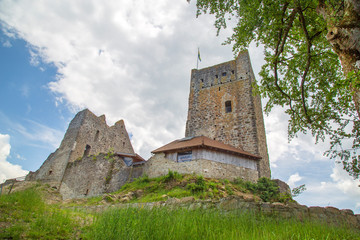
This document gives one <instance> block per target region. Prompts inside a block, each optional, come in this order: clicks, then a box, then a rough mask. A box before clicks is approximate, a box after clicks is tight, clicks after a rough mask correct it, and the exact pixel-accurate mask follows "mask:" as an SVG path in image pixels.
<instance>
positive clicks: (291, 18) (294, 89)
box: [197, 0, 360, 178]
mask: <svg viewBox="0 0 360 240" xmlns="http://www.w3.org/2000/svg"><path fill="white" fill-rule="evenodd" d="M351 4H353V5H351ZM356 4H357V5H356ZM359 5H360V4H359V0H343V1H339V0H197V8H198V13H197V14H198V16H199V15H201V14H204V13H205V14H206V13H209V14H214V15H215V17H216V21H215V27H216V28H217V29H218V32H219V31H220V30H221V29H223V28H226V27H227V25H228V24H229V25H235V27H234V28H233V35H232V36H231V37H229V38H228V40H227V41H226V42H225V43H227V44H233V51H234V53H235V54H236V53H238V52H239V51H241V50H243V49H245V48H247V47H248V46H249V44H250V43H251V42H253V41H254V42H256V43H257V44H262V45H263V46H264V48H265V61H266V63H265V65H263V66H262V70H261V72H260V76H261V79H260V81H259V82H258V87H257V90H258V93H260V94H261V95H262V97H264V98H266V99H268V101H267V104H266V106H265V112H266V113H269V112H270V111H271V109H272V108H273V107H274V106H281V107H283V108H285V112H286V113H287V114H288V115H289V116H290V120H289V125H288V133H289V139H291V138H293V137H296V136H297V134H298V133H308V132H310V133H311V134H312V135H313V136H314V137H315V139H316V141H319V140H325V139H326V138H329V139H330V149H329V150H328V151H327V152H326V153H325V154H326V155H327V156H330V157H331V158H335V159H337V161H338V162H342V163H343V166H344V169H345V170H346V171H348V173H349V174H350V175H351V176H353V177H354V178H359V176H360V155H359V148H360V129H359V127H360V121H359V120H360V119H359V111H358V109H359V108H358V107H359V101H358V100H359V98H356V96H357V97H359V96H360V95H359V85H360V84H359V82H360V81H359V79H360V78H359V66H360V52H359V51H360V50H359V49H360V47H359V46H360V42H359V41H358V40H359V39H358V38H359V37H360V34H357V31H358V30H359V26H360V21H358V20H359V15H356V14H357V13H359V9H360V6H359ZM351 7H352V8H351ZM354 9H355V10H354ZM356 11H357V12H356ZM351 14H352V15H354V14H355V15H356V16H352V15H351ZM351 24H352V25H351ZM351 27H352V28H351ZM349 29H350V30H351V31H350V30H349ZM346 31H348V32H346ZM359 31H360V30H359ZM359 33H360V32H359ZM346 34H348V35H346ZM349 34H350V35H349ZM351 34H352V35H351ZM351 39H352V40H353V42H351V41H350V40H351ZM344 40H346V41H347V42H346V41H344ZM356 41H358V42H356ZM356 44H357V45H356ZM346 47H347V48H346ZM345 48H346V49H345ZM342 67H343V69H342ZM342 70H343V71H342ZM344 73H345V74H344ZM345 75H346V76H345Z"/></svg>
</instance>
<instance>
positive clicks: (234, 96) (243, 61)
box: [185, 51, 270, 178]
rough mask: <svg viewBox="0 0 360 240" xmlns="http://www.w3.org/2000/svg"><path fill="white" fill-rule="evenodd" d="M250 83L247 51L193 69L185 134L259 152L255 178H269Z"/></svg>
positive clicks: (259, 109) (258, 113)
mask: <svg viewBox="0 0 360 240" xmlns="http://www.w3.org/2000/svg"><path fill="white" fill-rule="evenodd" d="M254 83H255V77H254V74H253V71H252V67H251V63H250V58H249V54H248V52H247V51H244V52H241V53H240V54H239V56H238V58H237V59H236V60H233V61H230V62H226V63H222V64H218V65H216V66H212V67H208V68H205V69H200V70H196V69H193V70H192V72H191V84H190V94H189V110H188V118H187V123H186V132H185V136H186V137H191V136H201V135H203V136H207V137H209V138H211V139H214V140H218V141H220V142H223V143H226V144H230V145H232V146H235V147H238V148H241V149H243V150H244V151H247V152H250V153H252V154H255V155H259V156H261V157H262V159H261V161H260V162H259V165H258V169H259V177H268V178H270V165H269V157H268V152H267V144H266V136H265V127H264V122H263V114H262V107H261V99H260V96H258V95H257V96H255V95H254V92H253V85H252V84H254ZM229 106H230V108H229Z"/></svg>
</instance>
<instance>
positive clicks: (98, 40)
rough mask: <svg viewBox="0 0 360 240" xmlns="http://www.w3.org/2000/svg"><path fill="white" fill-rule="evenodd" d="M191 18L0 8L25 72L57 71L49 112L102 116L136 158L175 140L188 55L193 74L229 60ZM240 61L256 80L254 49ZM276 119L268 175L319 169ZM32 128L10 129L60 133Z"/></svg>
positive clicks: (140, 6)
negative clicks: (247, 62) (26, 59)
mask: <svg viewBox="0 0 360 240" xmlns="http://www.w3.org/2000/svg"><path fill="white" fill-rule="evenodd" d="M195 14H196V7H195V2H194V1H192V2H191V4H190V5H189V4H188V3H187V2H186V1H168V0H167V1H166V0H158V1H143V0H133V1H126V0H110V1H100V0H95V1H87V0H79V1H66V0H64V1H27V0H18V1H11V0H3V1H0V19H1V22H0V24H2V30H3V31H4V32H5V34H6V35H7V36H9V37H12V38H16V37H18V38H22V39H24V40H25V41H26V42H27V43H28V46H29V49H30V54H31V59H30V60H31V63H32V64H33V65H35V66H40V65H41V64H40V63H41V62H44V63H51V64H54V65H55V66H56V67H57V76H56V79H55V80H51V81H52V82H50V83H49V84H48V86H47V87H48V89H49V91H51V92H52V93H54V94H55V95H56V105H57V106H58V105H63V104H67V106H68V108H69V109H72V110H73V111H74V113H75V112H76V111H78V110H81V109H82V108H85V107H86V108H89V109H90V110H91V111H93V112H94V113H95V114H97V115H101V114H105V115H106V117H107V121H108V123H109V124H110V125H111V124H113V123H114V122H116V121H117V120H119V119H124V120H125V124H126V127H127V130H128V131H129V132H130V134H132V135H133V137H132V143H133V146H134V149H135V150H136V152H138V153H140V154H141V155H142V156H143V157H145V158H147V157H149V155H150V151H151V150H153V149H155V148H157V147H160V146H161V145H162V144H165V143H167V142H170V141H172V140H174V139H176V138H181V137H183V136H184V131H185V121H186V114H187V104H188V94H189V82H190V71H191V69H192V68H195V67H196V58H197V49H198V47H200V51H201V58H202V62H201V63H200V66H199V67H200V68H203V67H207V66H211V65H214V64H218V63H221V62H224V61H229V60H231V59H232V58H233V53H232V51H231V50H232V49H231V46H221V43H222V42H223V41H224V40H225V38H226V37H227V36H229V31H231V29H230V28H229V30H225V31H222V32H221V35H220V37H215V35H216V30H215V28H214V26H213V22H214V18H213V17H212V16H209V15H204V16H200V17H199V18H198V19H196V18H195ZM249 52H250V56H251V59H252V66H253V68H254V71H255V74H256V73H257V72H258V71H259V70H260V66H261V65H262V64H263V63H264V60H263V55H262V48H261V47H260V48H256V46H255V45H251V46H250V49H249ZM49 81H50V80H49ZM282 111H283V110H282V109H280V108H275V109H274V110H273V111H272V112H271V113H270V115H269V116H265V125H266V131H267V142H268V149H269V155H270V160H271V166H272V168H274V167H276V166H278V168H280V167H279V165H282V164H287V165H296V164H293V163H297V164H298V162H301V161H304V162H309V161H317V162H321V161H325V160H326V159H325V158H323V156H322V154H323V152H324V151H325V150H326V149H327V143H324V144H319V145H317V146H315V147H314V140H313V138H312V137H311V136H310V135H299V138H296V139H293V140H292V141H291V142H290V143H288V139H287V128H286V126H287V121H288V119H287V117H286V116H285V114H283V113H282ZM32 126H34V128H33V129H28V128H24V127H23V126H17V127H16V128H14V129H17V131H19V132H21V133H22V135H23V136H26V138H27V139H29V140H32V141H31V142H35V141H38V142H40V143H45V142H50V143H51V144H52V145H53V146H54V148H55V147H57V146H58V144H59V142H60V140H61V138H62V133H59V132H58V131H54V130H53V129H49V128H47V127H46V126H38V125H36V124H35V123H34V124H32ZM36 126H37V127H36ZM35 129H38V130H40V131H37V130H35ZM305 153H306V154H307V155H309V157H308V158H307V157H304V156H305V155H306V154H305ZM298 165H300V164H298ZM315 165H316V164H315V163H314V164H313V167H314V168H315V167H316V166H315ZM310 171H311V170H309V172H310ZM296 173H298V174H297V175H296ZM286 174H289V175H286V177H284V179H287V178H289V181H290V180H291V181H290V183H292V184H295V183H296V182H297V181H299V178H301V177H302V179H301V180H303V181H305V180H306V181H308V180H309V176H307V175H305V174H304V172H302V171H300V170H298V169H295V170H294V169H291V171H288V172H286ZM291 174H293V175H292V177H289V176H290V175H291ZM314 174H315V175H316V174H317V173H314ZM300 176H301V177H300ZM317 177H318V178H320V176H317ZM328 177H329V178H330V176H328ZM333 177H334V179H339V180H337V181H336V182H334V181H335V180H333V181H329V179H326V180H324V184H323V185H320V183H318V182H319V181H323V180H319V179H317V180H316V181H317V183H314V184H313V185H311V186H309V188H310V191H309V193H311V192H312V190H311V189H316V188H319V189H320V188H321V189H327V188H326V186H330V187H329V188H331V189H337V191H339V188H338V187H337V186H340V185H339V184H340V183H342V185H341V186H342V187H343V188H345V187H346V186H347V185H346V181H345V180H340V179H343V178H340V175H339V173H336V174H335V173H334V175H333ZM311 180H314V179H311ZM337 184H338V185H337ZM307 185H308V184H307ZM313 186H314V187H313ZM315 186H317V187H315ZM309 188H308V189H309ZM350 188H351V187H349V189H350ZM349 191H350V190H349ZM326 194H331V193H330V192H326ZM314 199H315V197H314Z"/></svg>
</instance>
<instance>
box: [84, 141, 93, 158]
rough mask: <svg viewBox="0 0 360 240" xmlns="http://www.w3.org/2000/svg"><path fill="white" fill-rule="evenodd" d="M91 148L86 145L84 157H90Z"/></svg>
mask: <svg viewBox="0 0 360 240" xmlns="http://www.w3.org/2000/svg"><path fill="white" fill-rule="evenodd" d="M90 149H91V147H90V146H89V145H87V144H86V147H85V151H84V157H87V156H89V153H90Z"/></svg>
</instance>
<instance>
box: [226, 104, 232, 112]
mask: <svg viewBox="0 0 360 240" xmlns="http://www.w3.org/2000/svg"><path fill="white" fill-rule="evenodd" d="M231 110H232V109H231V101H226V102H225V112H226V113H229V112H231Z"/></svg>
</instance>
